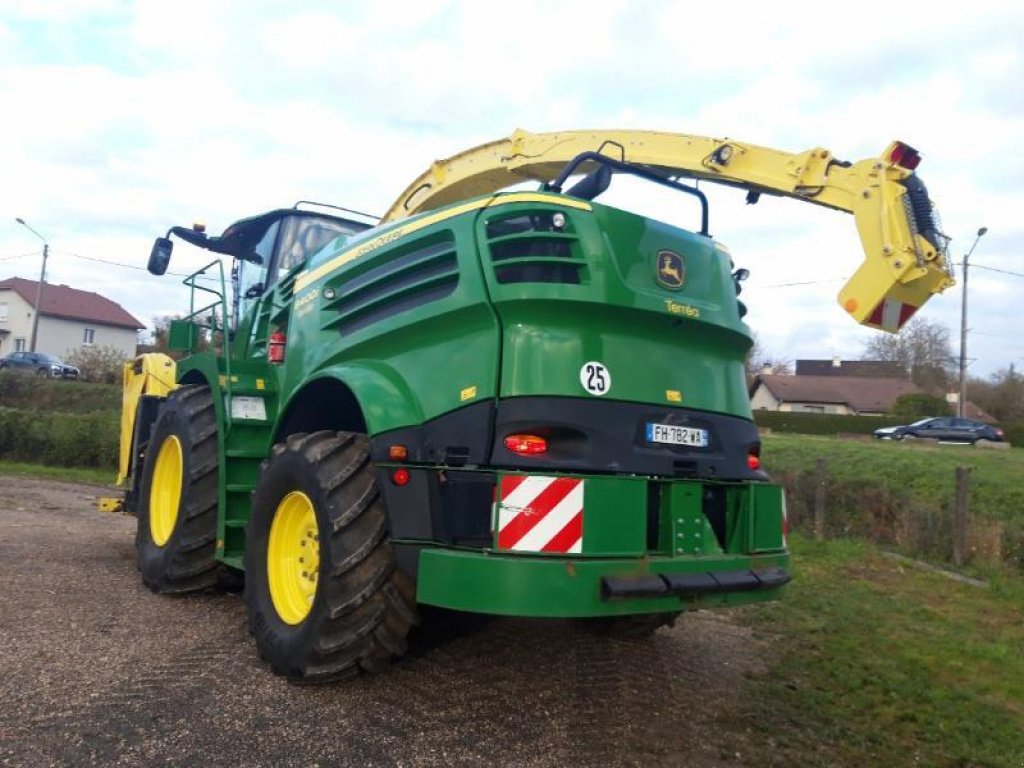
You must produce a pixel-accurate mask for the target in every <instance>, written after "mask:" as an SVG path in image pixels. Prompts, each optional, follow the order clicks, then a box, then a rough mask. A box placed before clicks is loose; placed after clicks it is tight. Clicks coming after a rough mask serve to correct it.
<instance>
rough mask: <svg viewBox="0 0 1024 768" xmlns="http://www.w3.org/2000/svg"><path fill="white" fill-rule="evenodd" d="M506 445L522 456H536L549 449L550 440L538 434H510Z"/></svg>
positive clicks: (506, 439)
mask: <svg viewBox="0 0 1024 768" xmlns="http://www.w3.org/2000/svg"><path fill="white" fill-rule="evenodd" d="M505 447H506V448H508V449H509V450H510V451H512V453H518V454H519V455H521V456H536V455H537V454H540V453H545V452H547V450H548V441H547V440H545V439H544V438H543V437H539V436H538V435H509V436H508V437H506V438H505Z"/></svg>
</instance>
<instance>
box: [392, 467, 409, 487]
mask: <svg viewBox="0 0 1024 768" xmlns="http://www.w3.org/2000/svg"><path fill="white" fill-rule="evenodd" d="M391 482H392V483H394V484H395V485H405V484H406V483H408V482H409V470H408V469H396V470H395V471H394V472H392V473H391Z"/></svg>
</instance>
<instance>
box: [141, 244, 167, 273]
mask: <svg viewBox="0 0 1024 768" xmlns="http://www.w3.org/2000/svg"><path fill="white" fill-rule="evenodd" d="M173 250H174V243H172V242H171V240H170V238H167V237H158V238H157V239H156V240H154V241H153V250H151V251H150V252H149V264H147V265H146V269H148V270H149V271H150V272H151V273H152V274H154V275H162V274H163V273H164V272H166V271H167V265H168V264H170V262H171V251H173Z"/></svg>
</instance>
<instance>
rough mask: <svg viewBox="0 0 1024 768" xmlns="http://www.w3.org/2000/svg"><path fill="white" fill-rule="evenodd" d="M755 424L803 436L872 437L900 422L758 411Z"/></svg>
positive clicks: (869, 418)
mask: <svg viewBox="0 0 1024 768" xmlns="http://www.w3.org/2000/svg"><path fill="white" fill-rule="evenodd" d="M754 422H755V423H756V424H757V426H758V427H760V428H761V429H766V428H767V429H771V430H772V431H773V432H793V433H796V434H799V435H838V434H841V433H849V434H856V435H870V434H871V433H872V432H874V431H875V430H876V429H878V428H879V427H890V426H894V425H897V424H899V423H900V420H899V419H898V418H897V419H894V418H893V417H891V416H843V415H839V414H833V413H790V412H787V411H754Z"/></svg>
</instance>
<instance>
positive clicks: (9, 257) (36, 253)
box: [0, 251, 39, 261]
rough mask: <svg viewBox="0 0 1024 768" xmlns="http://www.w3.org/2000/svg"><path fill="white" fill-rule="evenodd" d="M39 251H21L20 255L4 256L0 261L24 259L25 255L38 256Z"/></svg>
mask: <svg viewBox="0 0 1024 768" xmlns="http://www.w3.org/2000/svg"><path fill="white" fill-rule="evenodd" d="M38 255H39V251H32V252H31V253H23V254H21V255H20V256H4V257H3V258H2V259H0V261H10V260H11V259H24V258H25V257H26V256H38Z"/></svg>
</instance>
